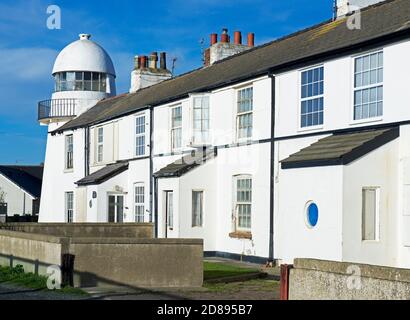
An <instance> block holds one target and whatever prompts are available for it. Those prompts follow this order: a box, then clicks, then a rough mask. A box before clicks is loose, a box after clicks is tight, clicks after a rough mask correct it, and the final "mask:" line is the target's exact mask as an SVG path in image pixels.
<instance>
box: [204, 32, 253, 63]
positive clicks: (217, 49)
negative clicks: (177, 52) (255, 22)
mask: <svg viewBox="0 0 410 320" xmlns="http://www.w3.org/2000/svg"><path fill="white" fill-rule="evenodd" d="M254 43H255V35H254V34H253V33H249V34H248V44H247V45H245V44H242V33H241V32H240V31H235V32H234V42H233V43H232V42H231V37H230V35H229V33H228V29H226V28H224V29H222V33H221V37H220V41H219V42H218V35H217V34H216V33H212V34H211V43H210V47H209V48H208V49H206V50H205V52H204V66H205V67H207V66H210V65H212V64H214V63H215V62H217V61H219V60H222V59H225V58H227V57H230V56H232V55H234V54H238V53H241V52H243V51H246V50H248V49H250V48H252V47H253V46H254Z"/></svg>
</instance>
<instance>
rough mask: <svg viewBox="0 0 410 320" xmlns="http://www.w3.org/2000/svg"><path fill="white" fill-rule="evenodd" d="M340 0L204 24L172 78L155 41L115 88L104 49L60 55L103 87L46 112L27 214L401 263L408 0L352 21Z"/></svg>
mask: <svg viewBox="0 0 410 320" xmlns="http://www.w3.org/2000/svg"><path fill="white" fill-rule="evenodd" d="M342 2H343V1H338V4H339V8H340V11H338V12H339V15H338V17H337V18H335V19H333V20H332V21H328V22H325V23H323V24H320V25H318V26H314V27H312V28H309V29H306V30H303V31H301V32H298V33H296V34H293V35H290V36H288V37H285V38H282V39H278V40H276V41H273V42H271V43H268V44H265V45H262V46H259V47H253V42H254V39H253V34H249V35H248V43H247V45H244V44H243V43H242V35H241V33H239V32H235V34H234V41H233V42H231V40H230V37H229V34H228V33H227V30H224V31H223V33H222V34H221V37H220V41H218V35H216V34H212V35H211V46H210V48H209V49H207V50H206V51H205V57H204V61H205V65H204V67H203V68H201V69H198V70H195V71H193V72H190V73H187V74H184V75H181V76H177V77H172V75H171V74H170V72H169V71H168V70H167V67H166V56H165V54H164V53H162V54H161V55H160V56H161V58H160V66H159V67H158V66H157V62H158V55H157V53H155V52H154V53H152V54H151V55H150V56H149V57H146V56H139V57H136V63H135V67H134V70H133V71H132V77H131V79H132V80H131V90H130V93H128V94H124V95H120V96H115V92H114V91H115V90H114V91H108V89H107V88H108V87H109V88H113V87H114V85H113V83H114V82H113V81H114V77H115V73H114V72H112V71H110V67H108V68H107V67H106V66H107V65H110V63H109V62H107V61H110V59H109V57H108V55H106V56H104V58H105V59H106V61H105V62H103V63H102V65H103V66H105V67H103V69H101V68H100V69H98V70H91V69H90V68H89V67H87V66H84V67H83V66H81V65H80V67H77V66H68V67H64V70H63V72H67V74H68V72H72V71H78V70H82V72H83V75H82V77H83V79H84V77H85V76H86V73H88V72H99V73H103V74H107V75H109V76H106V77H105V79H106V85H105V87H104V88H105V89H104V90H106V91H105V92H104V95H105V96H104V97H101V98H100V99H98V97H93V98H95V102H94V101H91V102H90V103H89V104H88V105H87V106H86V107H84V108H83V109H81V110H80V111H79V112H77V110H76V112H75V114H71V115H68V118H61V117H60V118H58V117H55V116H54V115H53V114H49V116H48V117H46V121H49V122H48V123H49V127H50V133H49V137H48V143H47V157H46V163H45V166H46V167H45V172H46V177H47V180H45V185H44V186H43V193H44V194H47V197H48V200H47V204H44V205H42V207H41V212H40V221H41V222H57V221H59V222H63V221H65V222H118V223H126V222H154V223H155V231H156V235H157V236H158V237H167V238H203V239H204V250H205V255H208V256H222V257H230V258H238V259H243V260H248V261H254V262H266V261H269V260H277V261H279V262H281V263H292V262H293V259H294V258H299V257H309V258H318V259H329V260H337V261H352V262H355V261H357V262H362V263H374V264H381V265H392V266H403V267H409V265H410V262H409V260H408V256H407V255H408V254H409V251H408V246H410V242H409V239H410V238H409V236H408V234H409V233H408V232H407V231H406V230H407V229H406V227H405V226H406V225H407V224H408V222H409V221H407V220H408V219H407V217H408V216H409V214H410V213H409V212H408V211H409V209H408V208H407V207H408V203H407V202H408V201H407V198H408V195H407V193H408V192H407V186H408V185H409V184H410V183H409V182H408V181H407V180H409V177H407V175H408V174H407V171H408V170H407V167H408V164H407V162H408V153H409V150H408V146H407V145H408V143H407V139H408V138H407V135H408V134H409V133H408V130H409V128H408V126H409V124H408V123H407V122H408V121H410V114H408V111H407V109H408V108H407V104H408V101H409V98H410V97H409V90H408V83H409V71H410V61H409V60H408V59H407V57H408V56H409V54H410V43H409V20H408V17H409V16H410V4H409V3H408V1H406V0H394V1H385V2H382V3H378V4H375V5H372V6H370V7H368V8H364V9H363V10H362V11H361V12H360V14H361V28H359V29H354V30H351V29H349V24H348V21H349V19H350V17H351V16H344V15H343V14H344V11H343V10H342V6H344V5H345V4H344V3H342ZM376 2H377V1H376ZM367 4H370V3H367ZM362 5H365V4H362ZM343 8H344V7H343ZM80 41H89V40H88V39H83V40H80ZM82 54H83V53H81V52H75V54H74V55H75V56H77V55H78V56H79V58H78V60H81V56H82ZM111 64H112V63H111ZM73 68H74V69H73ZM87 77H88V75H87ZM99 79H100V81H101V76H100V78H99ZM79 85H81V84H79ZM84 86H85V84H83V87H82V90H83V91H84V89H85V87H84ZM406 89H407V90H406ZM78 92H82V91H81V90H80V91H78ZM78 92H77V91H75V90H71V91H70V90H68V92H66V94H68V95H69V97H70V98H74V99H79V98H77V97H75V95H76V94H77V93H78ZM70 95H74V97H73V96H70ZM67 97H68V96H67ZM53 99H55V98H54V97H53ZM101 99H102V100H101ZM53 106H54V105H52V108H51V109H53ZM67 145H68V146H69V147H67ZM69 158H72V159H73V161H72V162H73V165H72V166H73V168H71V170H70V172H67V168H65V167H64V166H65V163H66V162H67V160H66V159H69ZM45 201H46V200H44V201H43V202H45Z"/></svg>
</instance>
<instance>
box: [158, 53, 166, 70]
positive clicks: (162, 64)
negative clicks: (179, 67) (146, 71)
mask: <svg viewBox="0 0 410 320" xmlns="http://www.w3.org/2000/svg"><path fill="white" fill-rule="evenodd" d="M159 67H160V69H161V70H166V69H167V54H166V52H161V53H160V64H159Z"/></svg>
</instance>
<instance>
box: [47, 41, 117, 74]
mask: <svg viewBox="0 0 410 320" xmlns="http://www.w3.org/2000/svg"><path fill="white" fill-rule="evenodd" d="M90 37H91V35H89V34H80V40H77V41H75V42H73V43H71V44H69V45H68V46H67V47H65V48H64V49H63V50H62V51H61V52H60V54H59V55H58V56H57V59H56V61H55V63H54V68H53V75H54V74H56V73H59V72H65V71H89V72H98V73H105V74H108V75H111V76H114V77H115V69H114V64H113V63H112V60H111V58H110V56H109V55H108V53H107V52H106V51H105V50H104V49H103V48H102V47H101V46H100V45H98V44H97V43H95V42H94V41H91V40H90Z"/></svg>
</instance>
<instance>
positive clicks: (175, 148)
mask: <svg viewBox="0 0 410 320" xmlns="http://www.w3.org/2000/svg"><path fill="white" fill-rule="evenodd" d="M178 108H179V109H180V110H181V124H180V125H179V126H174V116H173V111H174V110H175V109H178ZM170 113H171V116H170V120H171V123H170V128H171V130H170V133H171V151H172V152H174V151H179V150H181V149H182V120H183V116H182V104H178V105H175V106H172V107H170ZM178 130H179V132H180V135H179V146H175V145H174V141H175V139H174V132H177V131H178Z"/></svg>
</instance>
